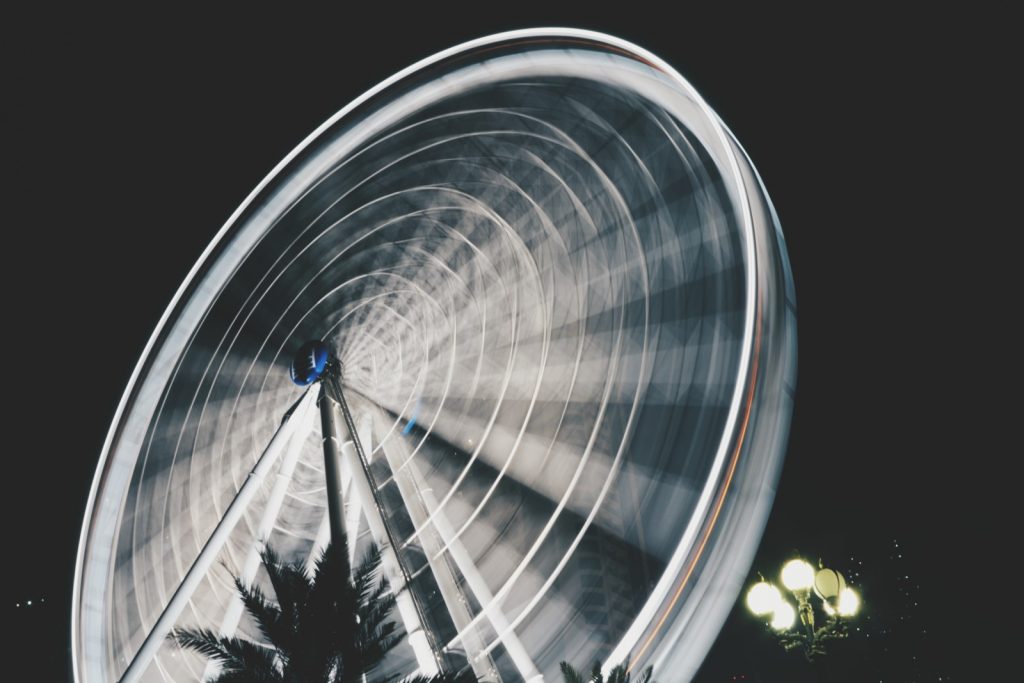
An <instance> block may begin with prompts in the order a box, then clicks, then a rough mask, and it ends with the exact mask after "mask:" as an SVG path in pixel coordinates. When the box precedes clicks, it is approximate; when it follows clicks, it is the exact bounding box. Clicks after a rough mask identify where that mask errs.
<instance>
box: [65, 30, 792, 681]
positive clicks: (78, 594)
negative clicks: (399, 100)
mask: <svg viewBox="0 0 1024 683" xmlns="http://www.w3.org/2000/svg"><path fill="white" fill-rule="evenodd" d="M538 41H540V42H548V41H562V42H566V41H579V42H580V43H581V44H583V45H592V46H595V47H599V48H603V49H611V50H613V51H615V52H618V53H620V54H622V55H624V56H627V57H629V58H632V59H635V60H637V61H639V62H642V63H644V64H646V65H648V66H651V67H653V68H655V69H657V70H658V71H661V72H663V73H664V74H666V75H667V76H669V77H670V78H671V79H673V80H674V81H675V82H676V83H677V84H678V85H679V86H680V87H681V88H683V89H684V90H685V91H686V92H687V93H688V94H689V95H691V96H692V97H693V99H694V101H695V102H696V103H698V106H699V107H700V108H701V109H702V111H703V113H704V115H705V117H706V119H707V121H708V122H710V123H711V125H712V127H713V129H714V131H715V133H716V134H717V135H718V136H719V138H720V142H721V144H722V148H723V149H725V150H727V160H728V166H729V173H731V175H732V181H733V182H734V183H736V185H737V186H738V187H743V186H744V185H745V184H746V181H745V180H744V178H743V175H742V172H741V170H740V163H739V161H738V160H737V157H736V155H735V153H734V149H736V148H735V147H734V139H733V138H732V136H731V135H730V134H729V133H728V131H727V130H726V129H725V128H724V127H723V126H722V125H721V123H720V122H719V120H718V118H717V115H715V113H714V112H713V111H712V110H711V109H710V107H708V106H707V105H706V103H704V101H703V99H702V98H701V97H700V95H699V94H698V93H697V92H696V90H695V89H694V88H693V87H692V86H691V85H690V84H689V83H688V82H687V81H686V80H685V79H684V78H683V77H682V76H681V75H680V74H679V73H678V72H676V71H675V70H674V69H673V68H672V67H671V66H669V65H668V64H667V63H666V62H664V61H663V60H661V59H660V58H658V57H657V56H655V55H654V54H652V53H650V52H649V51H647V50H645V49H643V48H641V47H639V46H636V45H633V44H632V43H629V42H627V41H624V40H621V39H619V38H615V37H613V36H609V35H606V34H603V33H598V32H593V31H585V30H578V29H570V28H538V29H527V30H517V31H510V32H505V33H499V34H495V35H491V36H487V37H483V38H479V39H476V40H471V41H468V42H466V43H462V44H460V45H457V46H454V47H452V48H449V49H446V50H443V51H441V52H439V53H437V54H435V55H432V56H430V57H427V58H425V59H423V60H421V61H419V62H417V63H415V64H413V65H411V66H409V67H407V68H405V69H403V70H401V71H399V72H398V73H396V74H394V75H393V76H391V77H390V78H388V79H386V80H384V81H382V82H381V83H380V84H378V85H377V86H375V87H373V88H371V89H370V90H368V91H367V92H365V93H364V94H363V95H361V96H359V97H358V98H356V99H355V100H353V101H352V102H351V103H349V104H348V105H347V106H345V107H344V108H342V109H341V110H340V111H338V112H337V113H336V114H334V115H333V116H332V117H330V118H329V119H328V120H327V121H325V122H324V123H323V124H321V125H320V126H319V127H318V128H317V129H316V130H314V131H313V132H312V133H311V134H310V135H308V136H307V137H306V138H305V139H304V140H303V141H302V142H301V143H299V145H297V146H296V147H295V148H294V149H293V150H292V151H291V152H290V153H289V154H288V155H287V156H286V157H285V158H284V159H282V160H281V162H280V163H278V164H277V165H276V166H275V167H274V168H273V169H272V170H271V171H270V173H268V174H267V176H266V177H265V178H264V179H263V180H262V181H261V182H260V183H259V184H258V185H257V186H256V187H255V188H254V189H253V191H252V192H251V193H250V194H249V195H248V196H247V197H246V199H245V200H244V201H243V202H242V203H241V204H240V205H239V207H238V208H237V209H236V210H235V211H234V212H233V213H232V214H231V216H230V217H229V218H228V219H227V221H226V222H225V223H224V225H223V226H222V227H221V228H220V230H219V231H218V232H217V233H216V235H215V236H214V237H213V239H212V240H211V242H210V244H209V245H208V246H207V247H206V249H205V250H204V251H203V253H202V254H201V255H200V257H199V259H198V260H197V262H196V263H195V264H194V265H193V267H192V268H191V269H190V271H189V272H188V274H187V275H186V277H185V279H184V281H183V282H182V284H181V286H180V287H179V288H178V290H177V292H176V293H175V295H174V297H173V298H172V299H171V301H170V303H169V304H168V306H167V307H166V309H165V311H164V313H163V315H162V316H161V318H160V320H159V322H158V323H157V325H156V327H155V328H154V330H153V333H152V334H151V336H150V338H149V340H148V341H147V343H146V346H145V348H144V349H143V352H142V354H141V356H140V358H139V360H138V362H137V363H136V365H135V368H134V370H133V372H132V375H131V377H130V379H129V381H128V383H127V386H126V388H125V391H124V393H123V394H122V397H121V400H120V401H119V403H118V406H117V409H116V411H115V414H114V417H113V420H112V421H111V426H110V429H109V430H108V433H107V436H106V438H105V440H104V444H103V447H102V450H101V455H100V459H99V462H98V465H97V469H96V473H95V475H94V477H93V481H92V484H91V488H90V493H89V497H88V502H87V505H86V509H85V515H84V520H83V525H82V531H81V534H80V538H79V545H78V551H77V557H76V564H75V575H74V584H73V596H72V623H71V652H72V666H73V671H74V676H75V679H76V680H84V678H83V675H84V674H83V671H82V662H81V661H80V658H81V657H82V656H83V644H82V643H81V642H80V638H81V637H82V633H81V619H82V603H81V600H82V598H83V594H82V590H83V586H82V582H83V572H84V565H85V560H86V549H87V547H88V545H89V540H90V536H91V531H92V530H93V528H94V521H95V515H96V512H97V505H98V502H99V501H98V497H99V493H100V489H101V487H102V486H103V484H104V482H105V481H106V475H107V473H108V471H109V469H110V467H111V465H112V463H111V451H112V448H113V446H114V444H115V441H116V439H117V438H118V434H119V432H120V431H121V429H122V427H123V420H124V418H125V416H126V411H127V410H128V408H129V407H130V405H131V403H132V400H133V398H134V397H135V394H136V391H137V390H138V388H139V386H140V384H141V380H142V379H143V378H144V376H146V374H147V373H148V371H149V370H150V364H151V363H152V362H153V360H154V358H155V353H156V351H158V350H159V349H160V348H163V343H164V341H165V336H164V335H165V332H166V331H167V329H168V324H169V323H170V322H171V321H172V320H174V321H176V320H178V318H179V316H180V314H181V308H182V306H183V305H184V304H186V303H188V302H189V301H191V294H192V286H193V285H194V284H195V282H196V281H197V278H199V276H200V275H202V274H203V273H204V272H205V271H206V268H207V266H209V265H211V264H212V262H213V261H214V260H215V256H216V255H217V254H218V250H219V248H220V247H221V245H222V242H223V241H224V239H225V237H226V236H227V235H229V234H230V232H231V230H232V229H233V228H234V227H235V226H236V225H237V224H238V223H239V219H240V218H241V217H243V216H244V214H245V212H246V211H247V210H248V209H249V208H251V206H252V205H253V204H254V202H256V200H257V199H258V198H259V197H260V195H261V194H262V193H263V191H264V190H266V189H267V188H268V187H269V186H271V185H272V184H273V183H274V182H275V181H276V180H278V179H279V178H280V177H281V175H282V173H284V172H285V171H286V170H287V169H288V167H289V166H290V164H291V163H292V162H293V161H295V160H296V159H297V158H299V157H300V155H302V154H303V152H305V151H306V150H307V149H309V148H310V147H311V146H312V145H313V144H314V143H315V142H316V141H317V140H318V139H319V138H320V137H321V135H322V134H323V133H324V132H326V131H328V130H329V129H330V128H332V127H333V126H334V125H335V124H337V123H338V122H339V121H342V120H343V119H344V118H345V117H346V116H349V115H350V114H352V113H353V112H354V111H356V110H357V109H358V108H359V107H361V106H362V105H364V104H365V103H367V102H368V101H370V100H371V99H373V98H374V97H376V96H377V95H380V94H381V93H384V92H386V91H387V90H388V89H390V88H392V87H393V86H395V85H397V84H399V83H401V82H402V81H405V80H406V79H408V78H410V77H412V76H416V75H419V74H421V73H422V72H423V71H424V70H426V69H429V68H430V67H433V66H436V65H438V64H441V63H443V62H446V61H448V60H451V59H455V58H458V57H460V56H462V55H466V54H469V53H476V52H478V51H479V50H481V49H486V48H496V47H498V46H503V45H516V44H529V43H532V42H538ZM739 154H743V152H742V150H739ZM751 169H752V165H751ZM723 172H724V171H723ZM755 173H756V172H755ZM764 197H765V199H766V200H767V194H764ZM736 199H737V200H738V202H739V207H738V211H737V214H738V215H739V216H742V219H741V220H742V225H743V233H744V235H745V238H746V239H747V240H748V245H747V249H748V250H749V251H748V258H747V259H746V289H747V291H746V296H747V310H746V313H745V319H744V333H743V347H742V352H741V354H740V366H739V368H738V372H737V374H738V376H739V377H740V378H741V380H740V381H738V383H737V386H736V390H735V394H734V397H733V401H732V403H731V405H730V415H729V419H728V422H727V427H726V429H725V434H726V435H731V434H732V433H733V432H734V430H735V424H736V422H737V420H739V419H740V416H739V412H740V404H741V400H740V399H741V398H742V395H743V394H745V393H747V392H748V391H752V388H753V387H752V381H753V380H754V379H755V377H754V376H753V375H754V374H756V355H757V354H756V351H755V327H756V325H757V322H758V321H757V312H756V310H755V309H757V308H758V306H757V302H758V298H759V293H758V291H757V258H756V256H755V249H754V245H753V241H754V235H755V231H754V228H753V225H752V217H751V209H750V206H749V203H748V199H747V196H746V195H745V194H744V193H738V195H737V197H736ZM769 207H770V204H769ZM776 225H777V221H776ZM752 361H754V363H755V365H754V370H753V371H752V370H751V365H752ZM749 408H750V404H749V402H748V404H747V410H748V411H749ZM729 440H730V439H728V438H727V439H726V441H729ZM737 455H738V450H737ZM724 466H726V463H725V461H724V452H723V453H722V454H720V455H718V456H716V460H715V466H714V470H713V471H714V472H717V471H718V470H719V469H721V468H722V467H724ZM717 481H718V477H717V475H714V476H709V478H708V481H707V482H706V484H705V490H704V492H703V493H702V500H703V499H705V498H707V502H705V503H704V505H705V506H706V505H708V504H710V498H711V496H712V493H713V491H712V490H711V489H713V488H715V486H711V484H713V483H715V482H717ZM726 488H727V486H726ZM722 494H723V495H724V491H723V492H722ZM698 518H699V519H698ZM703 519H704V516H703V515H702V514H698V513H695V514H694V517H693V518H692V519H691V525H690V526H688V527H687V531H686V534H685V535H684V538H683V539H682V540H681V541H680V543H679V548H677V553H676V554H680V552H681V550H680V549H682V548H683V546H684V545H687V543H686V538H688V537H690V536H691V528H690V527H691V526H693V524H696V523H697V522H698V521H699V522H702V521H703ZM698 526H699V525H698ZM697 531H698V529H696V528H694V529H692V533H693V534H696V533H697ZM682 554H683V555H685V554H686V553H682ZM677 559H678V561H679V562H681V561H682V560H683V559H685V558H684V557H682V556H680V557H679V558H675V557H673V562H672V563H670V564H669V565H668V566H669V567H671V566H674V563H675V562H676V560H677ZM669 578H671V579H672V581H670V583H674V581H675V573H673V572H670V571H669V569H668V567H666V570H665V572H664V575H663V576H662V580H660V581H659V582H658V585H659V586H661V584H662V582H663V581H666V580H668V579H669ZM652 595H653V594H652ZM677 595H678V593H677ZM652 602H653V600H652V599H651V597H650V596H649V599H648V603H649V604H650V603H652ZM655 607H656V606H655ZM647 609H648V607H647V606H645V607H644V610H645V611H646V610H647ZM657 611H659V610H655V612H657ZM669 611H671V610H670V609H669V610H668V611H666V613H665V616H667V614H668V612H669ZM664 618H665V617H663V618H662V623H663V622H664ZM641 621H642V620H641V619H640V617H639V616H638V617H637V620H636V623H637V624H640V622H641ZM634 630H635V629H634V628H631V629H630V631H629V633H627V636H626V638H624V640H623V642H622V643H621V644H620V646H619V647H618V648H616V651H615V653H614V654H613V656H612V659H615V658H616V655H618V656H619V657H621V656H623V655H627V654H628V653H629V652H631V651H634V648H635V646H636V644H637V643H638V642H640V638H641V637H642V636H643V635H644V633H646V631H647V629H646V628H644V629H641V630H640V631H637V632H634ZM653 637H654V634H651V635H650V637H648V639H647V640H646V643H648V644H649V643H650V642H651V640H652V639H653ZM627 641H628V642H627ZM644 648H645V649H646V645H644Z"/></svg>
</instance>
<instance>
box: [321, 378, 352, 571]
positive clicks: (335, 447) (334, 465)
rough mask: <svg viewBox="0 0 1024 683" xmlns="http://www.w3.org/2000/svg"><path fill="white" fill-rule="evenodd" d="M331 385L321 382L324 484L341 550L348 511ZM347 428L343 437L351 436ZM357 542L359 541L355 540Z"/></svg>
mask: <svg viewBox="0 0 1024 683" xmlns="http://www.w3.org/2000/svg"><path fill="white" fill-rule="evenodd" d="M329 393H330V389H329V385H328V384H327V381H326V378H325V380H323V381H321V382H320V398H319V399H318V401H319V404H320V429H321V432H322V433H323V445H324V483H325V485H326V487H327V518H328V520H329V523H330V526H331V549H332V550H337V551H338V552H340V551H341V545H340V540H341V539H342V538H343V537H344V536H345V519H344V515H345V510H344V505H343V503H342V497H341V492H342V486H341V460H340V458H339V452H340V451H341V443H340V442H339V439H338V436H339V430H338V424H337V419H336V418H335V413H334V400H332V397H330V396H329V395H328V394H329ZM347 432H348V430H347V429H345V430H344V432H341V433H343V434H345V433H347ZM351 541H352V542H353V543H355V539H351Z"/></svg>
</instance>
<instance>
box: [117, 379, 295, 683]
mask: <svg viewBox="0 0 1024 683" xmlns="http://www.w3.org/2000/svg"><path fill="white" fill-rule="evenodd" d="M313 400H314V394H313V393H312V392H309V391H307V392H306V393H305V394H304V395H303V397H302V398H301V399H299V401H298V402H296V404H295V405H294V406H292V408H291V410H289V411H288V413H287V414H286V415H285V418H284V420H283V421H282V422H281V426H280V427H278V429H277V431H276V432H275V433H274V436H273V438H272V439H271V440H270V443H269V444H268V445H267V448H266V449H265V450H264V451H263V454H262V455H260V457H259V460H257V461H256V466H255V467H253V469H252V471H251V472H250V473H249V475H248V476H247V477H246V479H245V481H244V482H243V483H242V486H241V488H239V489H238V493H236V494H235V497H234V499H233V500H232V501H231V504H230V505H228V507H227V509H226V510H225V511H224V515H223V516H222V517H221V519H220V522H218V523H217V526H216V527H214V529H213V533H212V534H210V537H209V539H207V541H206V544H205V545H203V548H202V550H200V551H199V555H198V556H196V559H195V560H194V561H193V562H192V566H191V567H189V570H188V571H187V572H186V573H185V576H184V578H182V580H181V583H180V584H178V588H177V589H176V590H175V591H174V595H172V596H171V599H170V601H169V602H168V603H167V606H166V607H164V610H163V612H161V613H160V616H159V617H158V618H157V620H156V623H155V624H153V627H152V628H151V629H150V631H149V634H148V635H147V636H146V639H145V640H144V641H142V647H140V648H139V650H138V651H137V652H136V653H135V656H134V657H133V658H132V661H131V662H130V663H129V664H128V668H127V669H125V671H124V673H123V674H121V678H120V681H121V683H135V682H136V681H138V680H139V679H140V678H142V674H143V673H145V671H146V669H147V668H149V665H150V663H151V662H152V661H153V657H154V656H155V655H156V653H157V651H158V650H159V649H160V646H161V645H163V644H164V641H165V640H166V638H167V634H168V633H170V632H171V629H173V628H174V624H175V623H176V622H177V620H178V617H179V616H181V612H182V611H183V610H184V609H185V606H186V605H187V604H188V601H189V600H191V599H192V594H193V593H194V592H195V590H196V588H197V587H198V586H199V583H200V582H201V581H202V580H203V578H204V577H205V576H206V572H207V571H208V570H209V569H210V566H211V565H212V564H213V563H214V561H215V560H216V559H217V555H218V554H220V551H221V548H223V547H224V544H225V543H226V542H227V540H228V537H229V536H230V535H231V532H232V531H233V530H234V528H235V525H236V524H237V523H238V520H239V519H241V518H242V514H243V513H244V512H245V509H246V508H247V507H248V505H249V503H250V502H251V501H252V499H253V496H255V495H256V492H257V491H258V490H259V488H260V484H262V483H263V479H264V477H266V475H267V473H268V472H270V470H271V469H272V468H273V466H274V463H275V462H276V461H277V458H278V456H279V455H280V454H281V452H282V451H283V450H284V448H285V446H286V445H287V443H288V441H289V439H290V438H291V436H292V434H293V433H294V431H295V424H296V422H297V419H296V414H297V413H299V412H300V411H302V410H303V409H308V403H309V402H311V401H313Z"/></svg>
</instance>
